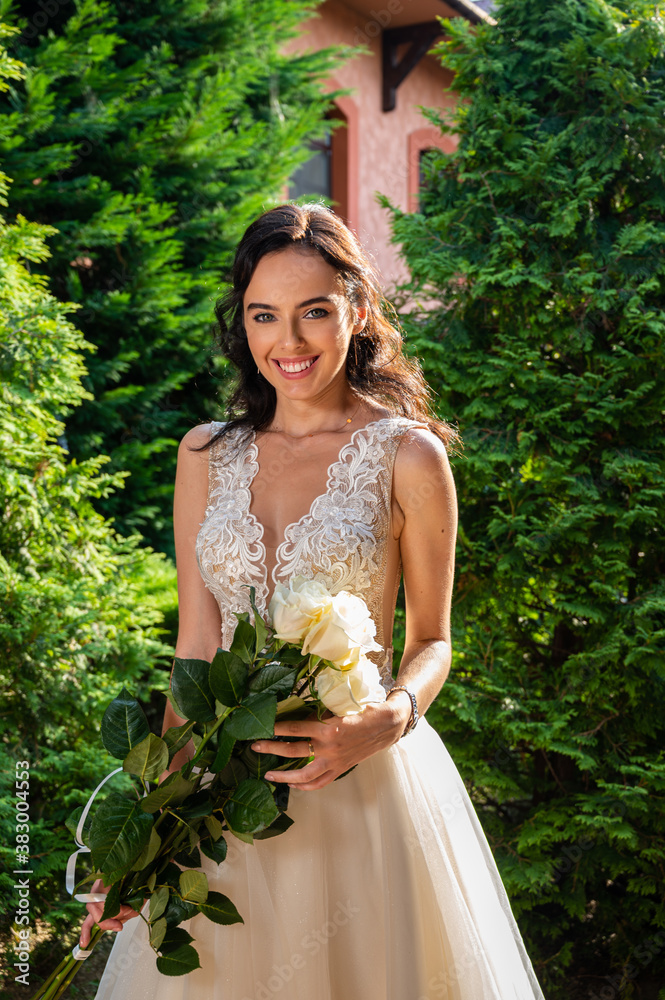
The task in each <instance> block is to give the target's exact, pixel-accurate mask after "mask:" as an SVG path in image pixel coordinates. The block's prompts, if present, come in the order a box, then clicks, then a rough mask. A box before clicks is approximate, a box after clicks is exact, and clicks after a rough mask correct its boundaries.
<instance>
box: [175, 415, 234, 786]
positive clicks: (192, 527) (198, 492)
mask: <svg viewBox="0 0 665 1000" xmlns="http://www.w3.org/2000/svg"><path fill="white" fill-rule="evenodd" d="M209 437H210V425H209V424H204V425H201V426H199V427H193V428H192V430H190V431H188V432H187V434H185V436H184V438H183V439H182V441H181V442H180V447H179V449H178V468H177V472H176V481H175V493H174V497H173V534H174V538H175V554H176V566H177V570H178V639H177V642H176V647H175V655H176V656H178V657H183V658H185V659H196V660H212V658H213V656H214V655H215V653H216V651H217V648H218V647H219V645H220V642H221V618H220V614H219V608H218V606H217V602H216V601H215V598H214V597H213V596H212V594H211V593H210V591H209V590H208V589H207V587H206V586H205V584H204V582H203V579H202V577H201V573H200V571H199V567H198V564H197V561H196V536H197V534H198V531H199V528H200V526H201V524H202V523H203V519H204V517H205V508H206V502H207V497H208V456H209V451H207V450H206V451H201V452H197V451H192V450H191V449H192V448H197V447H199V446H200V445H202V444H205V442H206V441H208V439H209ZM184 721H185V720H184V719H182V718H180V717H179V716H178V715H177V714H176V713H175V711H174V710H173V708H172V706H171V703H170V702H168V703H167V705H166V709H165V711H164V723H163V726H162V733H164V732H165V731H166V730H167V729H168V728H169V727H170V726H180V725H182V723H183V722H184ZM192 750H193V745H192V744H191V743H190V744H188V745H187V746H186V747H183V749H182V750H180V751H179V752H178V753H177V754H176V755H175V757H174V758H173V760H172V762H171V765H170V767H169V771H177V770H178V769H179V768H181V767H182V765H183V764H184V763H185V761H186V760H188V759H189V757H190V756H191V755H192Z"/></svg>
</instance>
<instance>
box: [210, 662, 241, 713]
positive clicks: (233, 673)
mask: <svg viewBox="0 0 665 1000" xmlns="http://www.w3.org/2000/svg"><path fill="white" fill-rule="evenodd" d="M248 673H249V671H248V669H247V666H246V665H245V664H244V663H243V661H242V660H241V659H240V657H238V656H236V655H235V653H232V652H228V651H227V650H225V649H218V650H217V652H216V653H215V655H214V657H213V660H212V663H211V664H210V671H209V676H210V687H211V689H212V692H213V694H214V695H215V697H216V698H218V699H219V700H220V701H221V703H222V704H223V705H227V706H228V707H231V706H232V705H239V704H240V702H241V701H242V699H243V698H244V696H245V694H246V693H247V675H248Z"/></svg>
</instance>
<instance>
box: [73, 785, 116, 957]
mask: <svg viewBox="0 0 665 1000" xmlns="http://www.w3.org/2000/svg"><path fill="white" fill-rule="evenodd" d="M119 771H122V767H116V769H115V771H111V773H110V774H107V775H106V777H105V778H102V780H101V781H100V782H99V784H98V785H97V787H96V788H95V790H94V792H93V793H92V795H91V796H90V798H89V799H88V801H87V802H86V804H85V806H84V808H83V812H82V813H81V816H80V818H79V821H78V825H77V827H76V833H75V834H74V840H75V841H76V843H77V845H78V847H77V849H76V850H75V851H74V853H73V854H70V856H69V860H68V861H67V871H66V873H65V888H66V890H67V892H68V893H69V895H70V896H71V895H73V894H74V887H75V885H76V859H77V857H78V856H79V854H85V853H86V852H88V853H89V852H90V848H89V847H86V845H85V844H84V843H83V826H84V824H85V821H86V819H87V818H88V813H89V812H90V807H91V806H92V803H93V802H94V801H95V797H96V795H97V792H98V791H99V790H100V788H101V787H102V785H105V784H106V782H107V781H108V780H109V778H112V777H113V775H114V774H118V772H119ZM74 899H75V900H77V901H78V902H79V903H104V902H105V901H106V893H103V892H78V893H76V895H75V896H74ZM89 955H92V951H83V950H82V949H81V948H80V947H79V945H75V946H74V949H73V951H72V956H73V957H74V958H76V959H78V960H79V961H83V960H84V959H86V958H88V956H89Z"/></svg>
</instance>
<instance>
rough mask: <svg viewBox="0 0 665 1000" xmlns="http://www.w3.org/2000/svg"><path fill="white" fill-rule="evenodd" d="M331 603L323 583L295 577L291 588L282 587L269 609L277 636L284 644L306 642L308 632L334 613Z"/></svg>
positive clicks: (279, 588) (274, 596)
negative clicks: (325, 615) (326, 615)
mask: <svg viewBox="0 0 665 1000" xmlns="http://www.w3.org/2000/svg"><path fill="white" fill-rule="evenodd" d="M331 602H332V598H331V596H330V594H329V593H328V590H327V589H326V587H325V585H324V584H323V583H321V581H320V580H306V579H305V578H304V577H302V576H294V577H293V579H292V580H291V582H290V585H289V586H288V587H286V586H285V585H284V584H283V583H278V584H277V585H276V587H275V591H274V593H273V595H272V598H271V600H270V606H269V608H268V613H269V615H270V619H271V621H272V626H273V628H274V630H275V634H276V635H277V637H278V638H279V639H283V640H284V642H302V640H303V636H304V635H305V634H306V633H307V630H308V629H309V628H311V626H312V625H313V624H315V623H316V622H318V621H319V620H320V618H321V616H322V615H323V614H325V613H326V611H328V610H329V609H330V607H331Z"/></svg>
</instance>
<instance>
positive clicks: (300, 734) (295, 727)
mask: <svg viewBox="0 0 665 1000" xmlns="http://www.w3.org/2000/svg"><path fill="white" fill-rule="evenodd" d="M323 725H325V723H322V722H317V720H316V717H314V718H313V719H300V720H298V721H295V720H294V721H292V722H276V723H275V736H293V738H294V739H296V740H306V739H307V738H308V736H320V735H321V732H322V729H321V727H322V726H323Z"/></svg>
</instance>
